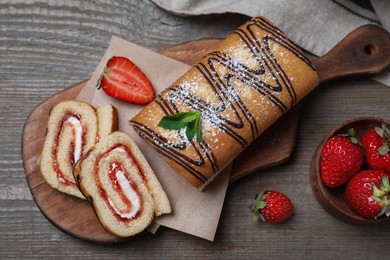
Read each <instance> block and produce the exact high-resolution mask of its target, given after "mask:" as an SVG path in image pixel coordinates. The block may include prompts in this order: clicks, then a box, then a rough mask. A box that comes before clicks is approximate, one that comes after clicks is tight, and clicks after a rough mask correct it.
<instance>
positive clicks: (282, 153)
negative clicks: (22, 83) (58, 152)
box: [22, 39, 298, 244]
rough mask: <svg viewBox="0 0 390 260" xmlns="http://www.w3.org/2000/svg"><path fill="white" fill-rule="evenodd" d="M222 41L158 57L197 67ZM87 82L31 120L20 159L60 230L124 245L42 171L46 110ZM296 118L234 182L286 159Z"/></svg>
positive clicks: (70, 93) (68, 93)
mask: <svg viewBox="0 0 390 260" xmlns="http://www.w3.org/2000/svg"><path fill="white" fill-rule="evenodd" d="M219 43H220V40H213V39H209V40H198V41H191V42H187V43H183V44H179V45H175V46H172V47H169V48H166V49H164V50H162V51H161V52H160V53H161V54H164V55H166V56H168V57H171V58H174V59H177V60H180V61H182V62H185V63H187V64H188V65H193V64H195V63H196V62H197V61H198V60H200V59H201V58H202V57H203V56H204V55H205V54H207V53H208V52H210V51H212V50H213V49H214V48H215V47H216V45H218V44H219ZM85 84H86V81H83V82H80V83H79V84H76V85H74V86H72V87H69V88H67V89H65V90H63V91H61V92H59V93H57V94H55V95H54V96H52V97H50V98H48V99H47V100H45V101H44V102H42V103H41V104H39V106H37V107H36V108H35V109H34V110H33V111H32V112H31V114H30V115H29V117H28V118H27V120H26V123H25V125H24V129H23V135H22V156H23V165H24V169H25V174H26V178H27V183H28V186H29V188H30V190H31V194H32V195H33V198H34V201H35V202H36V204H37V206H38V207H39V209H40V210H41V211H42V213H43V214H44V215H45V216H46V217H47V218H48V220H49V221H51V222H52V223H53V224H54V225H55V226H56V227H58V228H59V229H60V230H62V231H64V232H65V233H67V234H69V235H72V236H74V237H76V238H79V239H82V240H86V241H90V242H95V243H102V244H113V243H119V242H124V241H126V240H128V239H121V238H118V237H116V236H113V235H111V234H110V233H109V232H107V231H106V230H104V229H103V228H102V226H101V225H100V223H99V221H98V220H97V218H96V216H95V214H94V212H93V210H92V208H91V207H90V205H89V204H88V202H87V201H83V200H80V199H78V198H75V197H72V196H68V195H65V194H63V193H61V192H58V191H57V190H54V189H52V188H51V187H50V186H49V185H48V184H47V183H46V182H45V180H44V179H43V176H42V174H41V173H40V168H39V158H40V153H41V150H42V147H43V143H44V139H45V133H46V124H47V121H48V118H49V113H48V111H50V109H51V108H52V107H54V106H55V105H56V104H58V103H59V102H60V101H63V100H69V99H75V98H76V97H77V95H78V94H79V92H80V91H81V89H82V88H83V87H84V86H85ZM297 120H298V110H297V109H295V110H293V111H291V112H289V113H287V114H286V115H284V117H283V118H281V119H280V120H279V121H278V122H277V123H275V124H274V125H273V126H271V127H270V129H268V130H267V131H266V132H265V133H264V134H263V135H262V136H261V138H259V139H258V140H256V142H254V143H253V144H251V145H250V146H249V147H248V148H247V149H245V151H243V153H242V154H240V156H239V157H238V158H237V160H235V162H233V170H232V173H231V181H230V183H232V182H234V181H236V180H238V179H240V178H242V177H244V176H246V175H248V174H250V173H253V172H255V171H257V170H259V169H264V168H266V167H270V166H275V165H278V164H281V163H283V162H285V161H287V160H288V159H289V158H290V156H291V154H292V150H293V148H294V144H295V136H296V131H297V125H298V122H297ZM75 212H77V214H75ZM80 216H82V218H80Z"/></svg>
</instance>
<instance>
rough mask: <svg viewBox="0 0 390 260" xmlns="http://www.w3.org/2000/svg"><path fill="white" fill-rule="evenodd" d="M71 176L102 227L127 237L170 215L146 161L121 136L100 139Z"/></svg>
mask: <svg viewBox="0 0 390 260" xmlns="http://www.w3.org/2000/svg"><path fill="white" fill-rule="evenodd" d="M74 176H75V179H76V180H77V183H78V186H79V188H80V190H81V191H82V193H83V194H84V195H85V197H86V198H87V199H88V200H89V201H90V203H91V205H92V206H93V208H94V210H95V213H96V215H97V217H98V219H99V221H100V223H101V224H102V226H103V227H104V228H105V229H106V230H107V231H109V232H111V233H112V234H114V235H116V236H120V237H130V236H134V235H136V234H139V233H140V232H142V231H143V230H145V229H146V227H147V226H149V224H150V223H151V222H152V220H153V219H154V217H156V216H160V215H162V214H166V213H170V212H171V204H170V202H169V200H168V197H167V195H166V193H165V191H164V190H163V188H162V187H161V185H160V182H159V181H158V179H157V177H156V175H155V174H154V172H153V170H152V169H151V168H150V166H149V164H148V162H147V161H146V159H145V157H144V156H143V154H142V153H141V151H140V150H139V148H138V147H137V145H136V144H135V143H134V141H133V140H132V139H131V137H130V136H129V135H128V134H127V133H124V132H121V131H115V132H112V133H110V134H109V135H107V136H106V137H104V138H103V139H101V140H100V141H99V142H98V143H97V144H96V145H95V146H94V147H93V148H92V149H90V151H89V152H88V153H87V155H86V156H84V157H83V158H82V159H81V160H79V162H78V163H77V165H76V167H75V169H74Z"/></svg>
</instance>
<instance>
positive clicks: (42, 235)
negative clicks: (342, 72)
mask: <svg viewBox="0 0 390 260" xmlns="http://www.w3.org/2000/svg"><path fill="white" fill-rule="evenodd" d="M95 2H97V1H50V3H49V2H45V1H29V2H28V3H27V2H26V3H24V2H23V1H7V0H5V1H2V3H1V4H0V13H1V15H0V96H1V99H0V109H1V113H0V136H1V147H0V149H1V150H0V156H1V157H0V158H1V159H0V209H1V211H0V234H1V235H0V258H1V259H8V258H13V257H15V258H18V259H20V258H28V259H31V258H34V257H35V258H40V259H41V258H55V259H58V258H67V259H73V258H82V257H86V258H99V259H103V258H125V259H129V258H158V259H162V258H166V259H172V258H179V259H180V258H195V259H198V258H211V259H216V258H223V259H226V258H232V259H238V258H264V259H273V258H275V259H280V257H287V258H288V259H303V258H308V259H313V258H328V259H332V258H340V257H343V256H346V257H347V258H348V259H366V258H368V257H370V258H374V257H375V256H378V257H380V256H385V255H386V254H388V253H390V249H389V248H390V247H389V246H388V245H389V240H390V238H389V235H388V234H389V233H390V223H389V222H385V223H381V224H377V225H370V226H358V225H351V224H347V223H344V222H341V221H340V220H338V219H335V218H334V217H332V216H331V215H329V214H328V213H327V212H326V211H325V210H324V209H323V208H322V207H321V206H320V205H319V204H318V202H317V201H316V199H315V197H314V195H313V192H312V190H311V187H310V180H309V171H310V161H311V157H312V155H313V152H314V151H315V149H316V146H317V145H318V143H319V142H320V141H321V139H322V138H323V137H324V136H325V135H326V134H327V133H328V132H329V131H330V130H331V129H332V128H334V127H335V126H336V125H338V124H339V123H341V122H343V121H345V120H348V119H350V118H353V117H361V116H377V117H383V118H387V119H389V114H388V111H389V109H390V102H389V100H390V89H389V88H388V87H385V86H383V85H381V84H379V83H376V82H375V81H373V80H369V79H351V80H348V81H342V82H331V83H328V84H327V85H325V86H322V87H321V88H319V89H318V90H316V91H315V92H314V93H313V94H311V95H310V96H309V97H308V98H307V99H306V100H305V102H304V104H303V107H302V111H301V117H300V122H299V131H298V136H297V144H296V149H295V150H294V153H293V156H292V158H291V160H289V161H288V162H287V163H285V164H283V165H281V166H278V167H274V168H270V169H265V170H262V171H259V172H256V173H255V174H252V175H250V176H247V177H245V178H243V179H241V180H239V181H237V182H235V183H233V184H232V185H231V186H229V189H228V192H227V196H226V200H225V204H224V207H223V211H222V216H221V220H220V224H219V227H218V230H217V234H216V237H215V241H214V242H209V241H206V240H202V239H199V238H196V237H192V236H190V235H187V234H183V233H180V232H177V231H174V230H170V229H168V228H161V229H160V230H159V231H158V232H157V234H155V235H149V234H148V235H145V236H142V237H140V238H136V239H134V240H132V241H129V242H126V243H123V244H119V245H97V244H92V243H89V242H84V241H81V240H78V239H76V238H73V237H71V236H69V235H67V234H65V233H63V232H62V231H60V230H58V229H57V228H56V227H54V226H53V225H52V224H51V223H50V222H49V221H48V220H47V219H46V218H45V217H44V216H43V215H42V213H41V212H40V211H39V209H38V207H37V206H36V204H35V202H34V201H33V199H32V196H31V194H30V191H29V189H28V185H27V182H26V178H25V174H24V169H23V163H22V156H21V135H22V130H23V125H24V123H25V120H26V118H27V117H28V115H29V113H30V112H31V111H32V110H33V109H34V108H35V107H36V106H37V105H38V104H39V103H40V102H42V101H44V100H45V99H47V98H49V97H50V96H52V95H53V94H55V93H57V92H59V91H61V90H63V89H65V88H67V87H68V86H71V85H73V84H75V83H78V82H80V81H82V80H84V79H87V78H88V77H89V76H90V75H91V74H92V72H93V71H94V68H95V67H96V65H97V63H98V61H99V60H100V58H101V56H102V55H103V53H104V50H105V49H106V47H107V45H108V42H109V40H110V38H111V35H117V36H119V37H121V38H124V39H126V40H129V41H132V42H134V43H137V44H139V45H142V46H145V47H147V48H150V49H152V50H155V51H158V50H161V49H163V48H166V47H168V46H171V45H174V44H179V43H182V42H186V41H190V40H194V39H201V38H223V37H225V36H226V35H227V34H228V33H229V32H231V31H232V30H233V29H234V28H236V27H237V26H238V25H240V24H241V23H242V22H243V21H245V20H246V17H242V16H238V15H216V16H202V17H193V18H191V17H188V18H180V17H176V16H174V15H171V14H168V13H166V12H165V11H163V10H161V9H159V8H158V7H157V6H155V5H154V4H153V3H151V2H150V1H148V0H142V1H104V3H103V1H100V2H99V1H98V2H99V3H95ZM108 2H110V3H108ZM262 189H275V190H279V191H282V192H284V193H286V194H288V195H289V196H290V198H291V199H292V201H293V202H294V204H295V214H294V216H293V217H292V218H291V219H290V220H289V221H287V222H285V223H283V224H280V225H269V224H265V223H253V222H252V221H251V212H250V211H249V209H248V205H249V204H250V203H251V201H252V199H253V197H254V194H255V193H256V192H257V191H258V190H262ZM283 259H285V258H283Z"/></svg>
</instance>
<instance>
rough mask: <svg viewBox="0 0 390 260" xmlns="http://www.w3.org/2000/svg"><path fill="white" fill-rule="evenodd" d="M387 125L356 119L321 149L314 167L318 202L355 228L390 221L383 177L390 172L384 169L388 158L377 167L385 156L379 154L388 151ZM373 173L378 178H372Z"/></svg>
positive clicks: (326, 140)
mask: <svg viewBox="0 0 390 260" xmlns="http://www.w3.org/2000/svg"><path fill="white" fill-rule="evenodd" d="M387 125H388V123H387V122H386V121H385V120H383V119H381V118H355V119H352V120H349V121H346V122H344V123H342V124H341V125H339V126H338V127H336V128H335V129H334V130H333V131H331V132H330V133H329V134H328V135H327V136H326V137H325V138H324V139H323V140H322V142H321V143H320V144H319V146H318V147H317V149H316V151H315V153H314V155H313V159H312V163H311V167H310V182H311V187H312V190H313V193H314V195H315V197H316V198H317V200H318V202H319V203H320V204H321V205H322V206H323V208H324V209H325V210H326V211H327V212H328V213H330V214H331V215H333V216H334V217H336V218H338V219H340V220H343V221H345V222H349V223H353V224H371V223H377V222H382V221H386V220H388V217H387V215H388V214H384V213H385V212H386V209H387V207H388V206H387V204H388V202H387V200H390V197H389V195H388V192H389V191H388V189H389V188H387V186H388V185H387V184H386V183H388V178H385V179H384V180H383V181H382V177H385V176H387V175H388V174H390V172H389V170H387V169H386V167H385V166H383V165H385V163H384V161H385V160H386V159H385V158H382V157H381V158H380V159H379V160H380V163H377V162H378V161H379V160H378V156H383V155H379V154H378V153H382V152H383V151H384V150H386V148H383V147H384V146H385V145H386V142H387V141H386V140H384V139H385V138H382V137H381V136H386V135H387V134H384V133H382V132H381V131H386V130H383V129H388V128H389V127H388V126H387ZM379 128H381V129H382V130H378V129H379ZM351 129H353V131H352V130H351ZM378 131H379V133H377V132H378ZM374 132H375V134H374ZM378 136H379V137H380V138H381V139H380V138H379V137H378ZM348 139H349V140H348ZM374 148H375V149H374ZM381 151H382V152H381ZM373 154H375V155H373ZM371 158H375V159H376V160H372V159H371ZM373 161H375V162H373ZM359 165H360V166H359ZM362 172H363V173H364V174H363V173H362ZM367 173H370V174H367ZM373 173H375V174H376V175H377V177H375V178H374V177H372V175H373ZM379 173H380V174H379ZM365 175H366V176H365ZM367 175H370V176H371V177H372V178H371V177H370V178H369V177H367ZM364 176H365V177H364ZM359 178H360V179H359ZM368 212H369V213H368Z"/></svg>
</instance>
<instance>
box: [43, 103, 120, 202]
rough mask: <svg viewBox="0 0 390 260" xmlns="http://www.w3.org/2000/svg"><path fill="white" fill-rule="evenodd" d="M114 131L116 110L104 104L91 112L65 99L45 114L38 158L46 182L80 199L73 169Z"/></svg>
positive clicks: (81, 196) (82, 105)
mask: <svg viewBox="0 0 390 260" xmlns="http://www.w3.org/2000/svg"><path fill="white" fill-rule="evenodd" d="M116 128H117V111H116V109H115V107H113V106H111V105H106V106H103V107H99V108H97V109H95V108H94V107H93V106H91V105H90V104H88V103H86V102H83V101H76V100H66V101H62V102H60V103H58V104H57V105H56V106H54V107H53V108H52V109H51V111H50V115H49V119H48V123H47V129H46V136H45V141H44V145H43V148H42V152H41V158H40V170H41V174H42V176H43V177H44V179H45V181H46V183H48V184H49V185H50V186H51V187H53V188H54V189H57V190H59V191H61V192H64V193H67V194H70V195H73V196H76V197H78V198H84V196H83V195H82V194H81V192H80V191H79V189H78V188H77V185H76V182H75V180H74V177H73V167H74V166H75V164H76V162H77V161H78V160H79V159H80V158H81V157H82V156H84V155H85V154H86V152H87V151H88V149H90V148H91V147H92V146H94V145H95V143H96V142H97V141H98V140H99V138H102V137H103V136H105V135H107V134H108V133H109V132H111V131H113V130H115V129H116Z"/></svg>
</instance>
